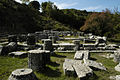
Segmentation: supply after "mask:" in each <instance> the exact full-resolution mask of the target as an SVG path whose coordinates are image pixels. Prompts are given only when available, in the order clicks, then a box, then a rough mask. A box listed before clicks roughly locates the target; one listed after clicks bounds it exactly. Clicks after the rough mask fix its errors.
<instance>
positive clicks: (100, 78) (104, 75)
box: [90, 53, 120, 80]
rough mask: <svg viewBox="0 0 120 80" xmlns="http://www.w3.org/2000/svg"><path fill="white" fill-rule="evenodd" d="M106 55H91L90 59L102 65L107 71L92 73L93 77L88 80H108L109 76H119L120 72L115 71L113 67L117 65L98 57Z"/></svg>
mask: <svg viewBox="0 0 120 80" xmlns="http://www.w3.org/2000/svg"><path fill="white" fill-rule="evenodd" d="M103 54H106V53H91V57H92V58H93V59H94V60H95V61H97V62H100V63H102V64H103V65H104V66H105V67H106V68H107V71H94V73H95V75H94V76H93V77H92V78H91V79H90V80H109V77H110V76H115V75H120V72H117V71H115V69H114V67H115V66H116V65H117V64H118V63H115V62H114V61H113V59H107V58H104V57H102V56H100V55H103Z"/></svg>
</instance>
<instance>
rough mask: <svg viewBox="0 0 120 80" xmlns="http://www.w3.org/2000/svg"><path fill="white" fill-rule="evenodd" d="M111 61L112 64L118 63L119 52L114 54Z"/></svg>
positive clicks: (119, 59) (119, 60)
mask: <svg viewBox="0 0 120 80" xmlns="http://www.w3.org/2000/svg"><path fill="white" fill-rule="evenodd" d="M113 61H114V62H120V53H119V52H115V53H114V58H113Z"/></svg>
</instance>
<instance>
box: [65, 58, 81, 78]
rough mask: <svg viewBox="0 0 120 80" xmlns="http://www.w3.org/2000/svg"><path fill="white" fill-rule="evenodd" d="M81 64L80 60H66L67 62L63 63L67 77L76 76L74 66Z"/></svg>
mask: <svg viewBox="0 0 120 80" xmlns="http://www.w3.org/2000/svg"><path fill="white" fill-rule="evenodd" d="M81 62H82V61H80V60H73V59H65V62H64V63H63V71H64V74H65V75H67V76H75V75H76V72H75V70H74V67H73V65H74V64H80V63H81Z"/></svg>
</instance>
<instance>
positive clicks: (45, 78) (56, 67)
mask: <svg viewBox="0 0 120 80" xmlns="http://www.w3.org/2000/svg"><path fill="white" fill-rule="evenodd" d="M65 58H69V59H73V58H74V53H56V55H55V56H52V57H51V64H48V65H47V69H46V70H45V72H44V73H37V72H36V73H35V74H36V75H37V77H38V78H39V79H40V80H56V79H57V80H78V78H76V77H67V76H65V75H64V72H63V62H64V59H65Z"/></svg>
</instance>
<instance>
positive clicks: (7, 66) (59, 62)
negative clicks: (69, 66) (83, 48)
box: [0, 53, 120, 80]
mask: <svg viewBox="0 0 120 80" xmlns="http://www.w3.org/2000/svg"><path fill="white" fill-rule="evenodd" d="M101 54H102V53H91V57H92V59H94V60H96V61H97V62H101V63H102V64H103V65H104V66H105V67H106V68H107V71H101V70H98V71H94V75H93V76H92V77H90V79H89V80H109V77H110V76H114V75H118V74H120V72H117V71H115V70H114V67H115V66H116V65H117V63H115V62H113V60H112V59H107V58H104V57H102V56H100V55H101ZM104 54H106V53H104ZM65 58H69V59H74V53H56V55H54V56H51V62H50V63H49V64H47V65H46V68H45V70H44V71H43V72H34V73H35V74H36V76H37V77H38V79H39V80H56V79H57V80H79V79H78V78H77V77H68V76H65V75H64V72H63V62H64V59H65ZM27 61H28V59H27V58H24V59H19V58H12V57H7V56H5V57H3V56H0V80H7V79H8V77H9V75H10V74H11V72H12V71H14V70H15V69H19V68H27Z"/></svg>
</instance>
